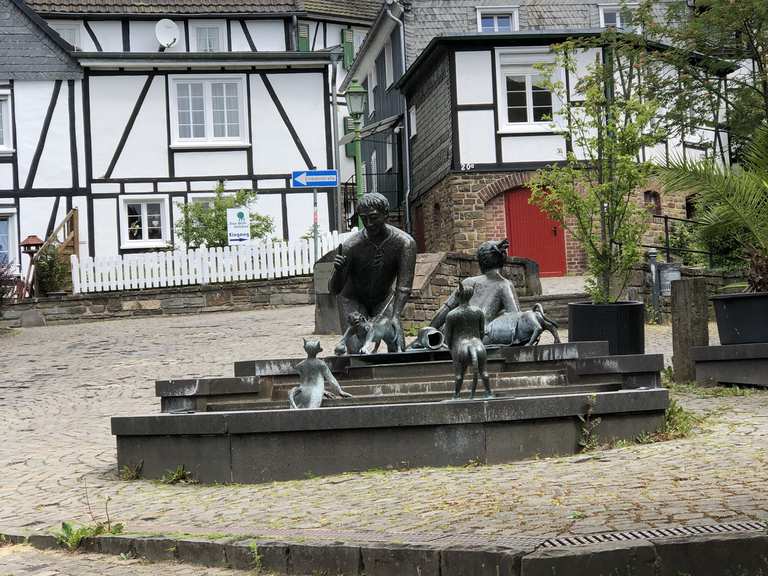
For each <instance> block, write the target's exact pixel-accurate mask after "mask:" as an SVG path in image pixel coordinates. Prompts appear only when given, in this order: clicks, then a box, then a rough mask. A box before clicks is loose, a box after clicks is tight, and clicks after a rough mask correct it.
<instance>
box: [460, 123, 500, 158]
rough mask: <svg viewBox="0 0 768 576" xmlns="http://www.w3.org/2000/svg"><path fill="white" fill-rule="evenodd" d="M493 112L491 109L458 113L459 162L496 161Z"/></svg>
mask: <svg viewBox="0 0 768 576" xmlns="http://www.w3.org/2000/svg"><path fill="white" fill-rule="evenodd" d="M494 114H495V111H493V110H464V111H461V112H459V113H458V119H459V162H460V163H461V164H489V163H494V162H496V132H495V126H494Z"/></svg>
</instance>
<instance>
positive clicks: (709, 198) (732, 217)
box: [660, 126, 768, 344]
mask: <svg viewBox="0 0 768 576" xmlns="http://www.w3.org/2000/svg"><path fill="white" fill-rule="evenodd" d="M660 170H661V178H662V181H663V183H664V185H665V187H666V188H667V189H668V190H673V191H685V192H689V191H695V192H696V194H697V202H698V204H697V219H698V220H699V221H700V222H702V224H703V227H702V228H703V230H704V232H706V233H711V234H716V235H721V236H725V237H729V238H731V239H732V240H733V241H734V242H735V243H737V244H738V246H739V247H740V249H741V253H742V256H743V258H744V261H745V276H746V279H747V290H748V292H747V293H742V294H723V295H720V296H715V297H714V298H712V302H713V304H714V307H715V317H716V320H717V329H718V332H719V334H720V343H721V344H748V343H754V342H768V321H767V320H768V126H762V127H760V128H759V129H758V130H757V132H756V133H755V137H754V139H753V140H752V142H751V143H750V144H749V145H748V146H747V148H746V151H745V153H744V160H743V162H742V165H741V166H726V165H723V164H721V163H717V162H715V161H712V160H702V161H699V162H695V163H689V162H686V161H685V160H682V159H677V160H675V161H673V162H671V163H670V165H669V166H668V167H666V168H661V169H660Z"/></svg>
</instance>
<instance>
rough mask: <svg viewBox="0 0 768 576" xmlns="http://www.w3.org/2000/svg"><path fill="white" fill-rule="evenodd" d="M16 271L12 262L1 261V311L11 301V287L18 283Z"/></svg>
mask: <svg viewBox="0 0 768 576" xmlns="http://www.w3.org/2000/svg"><path fill="white" fill-rule="evenodd" d="M15 270H16V267H15V266H14V265H13V263H12V262H5V261H0V310H2V309H3V306H4V305H5V304H7V303H8V302H9V301H10V294H11V287H12V286H13V284H14V283H15V281H16V280H15V275H14V272H15Z"/></svg>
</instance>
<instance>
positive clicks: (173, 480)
mask: <svg viewBox="0 0 768 576" xmlns="http://www.w3.org/2000/svg"><path fill="white" fill-rule="evenodd" d="M160 482H161V483H163V484H196V483H197V481H196V480H195V479H194V478H193V477H192V472H190V471H189V470H186V469H185V468H184V465H183V464H182V465H180V466H176V469H175V470H168V471H167V472H166V473H165V474H163V477H162V478H160Z"/></svg>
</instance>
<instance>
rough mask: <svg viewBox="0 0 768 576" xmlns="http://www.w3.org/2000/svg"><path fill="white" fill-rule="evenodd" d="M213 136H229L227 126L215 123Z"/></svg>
mask: <svg viewBox="0 0 768 576" xmlns="http://www.w3.org/2000/svg"><path fill="white" fill-rule="evenodd" d="M213 137H214V138H226V137H227V130H226V126H225V125H224V124H214V125H213Z"/></svg>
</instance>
